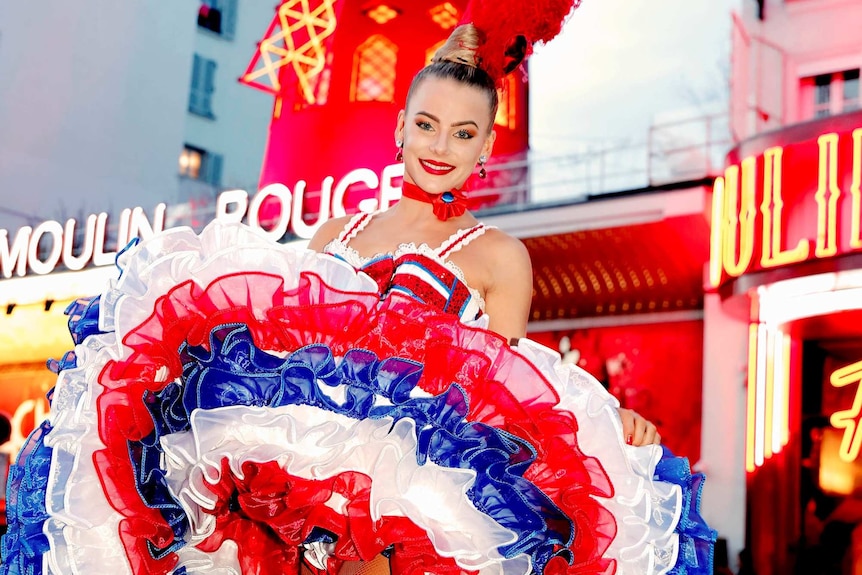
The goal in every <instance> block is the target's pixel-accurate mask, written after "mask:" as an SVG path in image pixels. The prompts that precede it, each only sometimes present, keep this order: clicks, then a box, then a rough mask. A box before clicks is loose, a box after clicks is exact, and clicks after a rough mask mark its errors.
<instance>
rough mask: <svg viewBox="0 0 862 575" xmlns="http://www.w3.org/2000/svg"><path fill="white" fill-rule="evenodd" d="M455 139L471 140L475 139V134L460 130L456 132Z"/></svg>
mask: <svg viewBox="0 0 862 575" xmlns="http://www.w3.org/2000/svg"><path fill="white" fill-rule="evenodd" d="M455 137H456V138H461V139H462V140H469V139H470V138H472V137H473V134H471V133H470V132H469V131H467V130H458V131H457V132H455Z"/></svg>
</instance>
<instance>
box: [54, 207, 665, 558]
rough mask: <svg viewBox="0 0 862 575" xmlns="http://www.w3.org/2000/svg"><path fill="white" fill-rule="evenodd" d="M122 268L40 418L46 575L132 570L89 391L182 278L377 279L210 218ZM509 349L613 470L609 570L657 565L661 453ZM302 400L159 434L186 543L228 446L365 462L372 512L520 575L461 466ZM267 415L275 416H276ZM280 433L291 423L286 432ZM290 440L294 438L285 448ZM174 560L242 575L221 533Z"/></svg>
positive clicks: (198, 524)
mask: <svg viewBox="0 0 862 575" xmlns="http://www.w3.org/2000/svg"><path fill="white" fill-rule="evenodd" d="M120 265H121V267H122V268H123V270H124V271H123V274H122V276H121V277H120V278H119V279H118V280H117V281H115V282H113V284H112V285H111V286H110V287H109V289H108V290H107V291H106V292H105V293H103V294H102V300H101V307H100V310H101V315H100V327H101V329H102V330H104V331H113V333H109V334H105V335H99V336H92V337H90V338H88V339H87V340H86V341H85V342H84V343H83V344H82V345H79V346H77V348H76V353H77V355H78V365H79V367H78V368H76V369H72V370H66V371H64V372H63V373H62V374H61V375H60V377H59V378H58V383H57V388H56V390H55V396H54V401H53V405H52V411H51V414H50V418H51V422H52V424H53V425H54V430H53V431H52V432H51V433H50V434H49V435H48V437H47V438H46V444H47V445H48V446H50V447H53V448H54V453H53V457H52V462H51V469H50V478H49V484H48V488H47V489H48V491H47V499H48V511H49V513H50V514H51V519H50V520H49V521H48V522H46V524H45V533H46V534H47V535H48V538H49V541H50V544H51V550H50V552H49V553H48V554H47V556H46V558H47V559H46V561H47V563H48V569H46V572H49V569H50V571H52V572H58V573H59V572H62V573H104V572H107V573H112V574H114V575H121V574H125V573H130V567H129V565H128V563H127V560H126V558H125V554H124V552H123V549H122V545H121V542H120V540H119V535H118V525H119V521H120V519H121V516H120V515H119V514H118V513H117V512H116V511H114V510H113V508H112V507H111V506H110V504H109V503H108V502H107V500H106V499H105V495H104V493H103V492H102V490H101V485H100V483H99V480H98V478H97V476H96V473H95V469H94V466H93V461H92V455H93V453H94V452H95V451H97V450H100V449H103V448H104V446H103V445H102V443H101V441H100V439H99V436H98V430H97V422H98V420H97V417H96V401H97V398H98V395H99V394H100V393H102V391H103V389H102V387H101V385H100V384H99V383H98V381H97V380H98V375H99V373H100V372H101V370H102V368H103V367H104V365H105V364H106V363H107V362H108V361H110V360H122V359H123V358H124V357H125V356H126V355H127V354H128V353H129V351H130V350H129V349H128V348H126V347H125V346H124V345H123V344H122V340H123V338H124V337H125V335H126V334H127V333H128V331H129V330H131V329H132V328H134V327H136V326H137V325H139V324H141V323H142V322H143V321H144V320H146V319H147V318H148V317H149V316H150V314H151V313H152V311H153V309H154V306H155V304H156V301H157V300H158V298H160V297H161V296H163V295H165V294H166V293H167V292H168V291H169V290H170V289H172V288H173V287H175V286H176V285H177V284H179V283H181V282H185V281H188V280H191V281H193V282H194V283H195V284H196V285H198V286H200V287H205V286H206V285H208V284H209V283H210V282H212V281H213V280H214V279H216V278H218V277H221V276H223V275H225V274H229V273H232V272H263V273H268V274H273V275H276V276H278V277H281V278H282V279H283V280H284V287H285V289H292V288H295V287H296V286H297V284H298V280H299V277H300V274H301V273H302V272H306V271H308V272H314V273H316V274H317V275H320V276H321V277H322V278H323V279H324V281H325V282H326V283H327V284H328V285H330V286H333V287H336V288H338V289H340V290H343V291H345V292H362V293H369V294H376V291H377V285H376V284H375V283H374V281H373V280H371V279H370V278H369V277H368V276H366V275H365V274H361V273H357V272H356V271H355V270H354V269H353V268H352V267H351V266H350V265H348V264H347V263H345V262H343V261H340V260H338V259H337V258H334V257H331V256H327V255H322V254H317V253H315V252H311V251H309V250H300V249H293V248H290V249H287V248H285V247H284V246H280V245H278V244H275V243H273V242H272V241H271V240H270V239H269V238H267V237H266V236H265V235H263V234H261V233H258V232H256V231H255V230H251V229H250V228H248V227H246V226H242V225H238V224H222V223H218V222H214V223H213V224H211V225H209V226H207V228H205V229H204V230H203V231H202V232H201V234H200V235H199V236H198V235H195V234H194V232H193V231H192V230H190V229H186V228H179V229H172V230H168V231H166V232H164V233H162V234H159V235H157V236H156V237H154V238H152V239H150V240H148V241H145V242H142V243H141V244H139V245H138V246H135V247H133V248H131V249H130V250H128V251H127V252H125V253H124V254H123V255H122V256H121V257H120ZM344 297H346V298H349V297H350V296H347V295H346V296H344ZM256 311H260V312H261V316H260V317H261V319H262V318H263V316H262V312H263V310H256ZM487 319H488V318H487V315H484V316H482V317H481V318H480V319H479V320H478V321H476V322H469V325H473V326H478V327H487ZM516 349H517V351H518V352H520V353H521V354H522V355H524V356H525V357H526V358H527V359H528V360H530V361H531V362H533V363H534V364H535V365H536V366H537V367H538V368H539V369H540V370H541V372H542V373H543V374H544V375H545V376H546V377H547V378H548V379H549V381H550V382H551V383H552V384H553V385H554V386H555V388H556V389H557V391H558V393H559V395H560V397H561V405H560V408H562V409H566V410H570V411H572V412H573V413H575V415H576V417H577V418H578V422H579V432H578V441H579V443H580V447H581V449H582V450H583V451H584V452H585V453H586V454H587V455H591V456H593V457H596V458H597V459H598V460H599V461H600V462H601V463H602V465H603V467H604V469H605V470H606V472H607V473H608V475H609V476H610V479H611V481H612V483H613V485H614V489H615V496H614V497H613V498H612V499H610V500H608V499H604V498H600V503H601V504H602V505H604V506H605V507H607V508H608V509H609V510H610V511H611V513H612V514H613V515H614V517H615V519H616V521H617V525H618V533H617V538H616V539H615V540H614V541H613V543H612V545H611V548H610V551H609V553H608V556H609V557H612V558H614V559H616V560H617V561H618V571H617V572H618V573H619V574H621V575H628V574H635V573H637V574H638V575H640V574H654V575H658V574H662V573H666V572H667V571H668V570H669V569H670V568H671V567H672V566H673V565H674V564H675V561H676V557H677V553H678V541H677V537H676V535H675V534H674V528H675V526H676V525H677V523H678V521H679V514H680V510H681V493H680V489H679V488H678V487H677V486H673V485H670V484H667V483H663V482H657V481H654V480H653V471H654V468H655V465H656V463H657V461H658V459H659V458H660V453H661V452H660V449H659V448H658V447H640V448H635V447H631V446H627V445H625V444H624V443H623V440H622V430H621V426H620V421H619V416H618V414H617V411H616V408H617V407H618V403H617V402H616V400H615V399H614V398H613V397H612V396H610V395H609V394H607V392H606V391H605V390H604V389H603V388H602V386H601V385H600V384H599V382H598V381H596V380H595V378H593V377H592V376H590V375H589V374H587V373H586V372H583V371H582V370H580V369H578V368H575V367H572V366H568V365H566V366H564V365H562V364H561V363H560V361H559V356H558V354H557V353H556V352H554V351H552V350H549V349H547V348H544V347H542V346H540V345H538V344H536V343H534V342H531V341H529V340H525V339H522V340H521V342H520V343H519V345H518V346H517V348H516ZM298 409H300V408H295V407H294V408H279V410H268V412H265V411H264V408H223V409H221V410H214V411H210V412H204V411H198V412H195V414H194V416H193V426H194V432H193V433H189V434H182V435H179V434H178V435H176V436H170V437H167V438H164V440H163V441H164V445H165V448H166V456H165V460H166V462H167V463H168V465H169V468H170V471H169V478H170V481H171V486H172V488H173V489H175V490H176V491H175V493H176V494H177V495H178V497H179V499H180V501H181V502H182V504H183V506H184V507H186V509H187V511H188V512H189V517H190V520H191V522H192V525H193V532H192V534H190V535H189V537H190V538H192V539H193V541H198V540H200V539H201V538H202V537H205V536H206V534H207V533H208V532H211V530H212V528H213V526H212V525H211V523H210V521H211V520H210V519H209V516H207V515H206V514H204V513H202V509H204V508H207V506H208V505H211V503H210V502H211V497H212V494H211V491H209V490H208V489H207V482H208V481H209V479H208V478H212V477H213V475H212V473H214V470H218V469H219V467H218V465H219V461H220V457H221V456H222V455H224V454H230V455H231V456H232V457H234V460H232V465H233V466H234V467H233V469H234V473H236V472H238V471H239V472H241V469H240V467H239V465H240V464H241V462H242V461H245V460H253V461H268V460H277V461H279V462H280V464H283V465H285V466H286V467H285V468H286V469H287V470H288V471H289V472H290V473H293V474H295V475H298V476H300V477H305V476H306V475H303V473H305V474H307V476H308V477H327V476H331V474H334V473H338V472H339V471H337V470H338V469H344V470H347V469H349V470H356V471H359V470H364V471H363V473H366V472H367V474H368V475H370V476H372V478H374V484H373V488H372V510H373V513H374V514H375V516H382V515H399V514H401V515H403V516H405V517H410V518H411V520H414V521H415V522H416V523H417V524H418V525H422V526H423V527H425V528H426V529H427V530H428V533H429V536H431V537H432V539H433V541H434V544H435V546H437V548H438V550H439V552H440V553H441V555H446V556H450V557H453V558H455V560H456V561H458V563H459V564H460V565H461V566H462V567H464V568H465V569H479V570H481V571H482V572H483V573H487V574H488V575H490V574H495V575H496V574H501V575H502V574H506V575H509V574H512V575H521V574H523V573H527V572H528V571H529V561H528V559H527V558H526V557H524V556H521V557H517V558H515V559H512V560H502V559H501V558H500V557H499V554H498V553H497V552H496V547H497V546H498V545H501V544H505V542H508V541H510V540H511V537H513V534H512V533H511V532H509V531H508V530H505V529H502V528H501V527H499V526H498V525H497V524H496V523H494V522H493V521H491V520H490V519H488V518H487V517H486V516H484V515H483V514H481V513H479V512H478V511H477V510H476V509H475V508H474V507H473V506H472V504H471V503H470V502H469V500H468V499H467V498H466V496H465V495H464V490H465V489H466V488H467V487H468V486H469V482H470V481H472V475H471V474H470V473H468V472H465V471H459V470H450V469H444V468H440V467H437V466H434V465H433V464H431V463H426V464H425V465H423V466H421V467H420V466H417V465H416V463H415V456H413V457H410V456H405V454H412V453H414V452H415V430H414V429H412V423H410V422H408V421H407V420H402V421H401V422H399V424H397V425H396V426H395V428H394V429H393V430H392V431H391V432H389V433H386V434H384V433H383V429H384V428H385V429H386V431H389V428H388V425H387V424H386V423H385V422H380V421H377V422H375V421H368V422H367V423H366V422H358V423H357V422H354V421H353V420H350V419H348V418H339V417H338V416H336V415H335V414H332V413H328V412H322V411H321V412H319V413H317V414H313V413H311V412H309V411H308V410H310V409H312V408H304V409H305V410H304V411H302V410H300V411H297V410H298ZM255 410H258V411H255ZM324 413H325V416H323V415H320V414H324ZM273 417H277V418H278V421H279V424H278V426H276V425H275V424H274V423H273ZM218 418H225V419H224V420H219V419H218ZM390 423H391V422H390ZM360 424H361V425H360ZM220 426H221V427H220ZM225 426H227V428H225ZM351 426H357V427H356V428H355V429H353V428H352V427H351ZM405 426H406V427H405ZM228 429H229V434H228V431H227V430H228ZM348 429H349V431H348ZM287 430H293V431H292V432H291V433H293V435H290V434H289V433H288V431H287ZM220 434H221V435H220ZM343 435H349V436H350V437H352V438H353V439H350V438H344V439H345V441H346V443H345V442H340V443H336V442H335V438H338V439H339V441H341V439H342V436H343ZM390 435H391V436H392V437H390ZM359 438H363V439H362V440H360V439H359ZM220 441H224V442H230V445H231V448H230V449H226V448H225V447H224V445H226V444H222V445H219V442H220ZM351 441H352V442H353V443H351ZM362 441H365V442H366V443H362ZM411 441H412V444H411ZM375 442H377V443H375ZM286 445H290V446H293V447H291V449H292V450H291V449H287V448H286ZM346 445H350V448H349V449H350V450H351V451H349V453H350V457H349V458H345V457H342V455H343V454H344V453H346V451H345V450H347V449H348V448H347V447H345V446H346ZM371 446H374V448H372V447H371ZM306 450H308V451H306ZM312 450H320V451H319V452H317V451H312ZM339 457H341V459H339ZM327 458H328V459H327ZM348 459H349V461H348ZM411 461H412V464H411V463H410V462H411ZM411 465H412V466H411ZM214 466H215V467H214ZM423 468H424V469H423ZM321 474H323V475H321ZM326 474H330V475H326ZM381 478H384V479H383V480H380V479H381ZM452 494H458V496H457V497H455V496H453V495H452ZM208 497H209V499H208ZM333 504H334V502H333ZM489 522H490V523H489ZM178 556H179V558H180V564H179V565H180V566H186V567H187V568H188V572H189V573H193V572H194V573H203V572H206V573H216V574H218V575H222V574H224V575H238V574H239V573H240V568H239V564H238V561H237V558H236V546H235V545H233V544H230V542H228V543H226V544H225V545H223V546H222V547H221V549H220V550H219V551H218V552H217V553H214V554H207V553H203V552H201V551H199V550H197V549H195V548H194V547H193V546H192V545H188V546H186V547H184V548H183V549H181V550H180V551H179V552H178Z"/></svg>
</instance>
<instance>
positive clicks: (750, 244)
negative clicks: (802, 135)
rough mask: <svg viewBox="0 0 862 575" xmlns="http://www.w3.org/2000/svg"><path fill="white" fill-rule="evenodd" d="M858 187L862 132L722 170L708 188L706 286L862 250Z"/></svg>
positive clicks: (774, 150) (778, 149)
mask: <svg viewBox="0 0 862 575" xmlns="http://www.w3.org/2000/svg"><path fill="white" fill-rule="evenodd" d="M860 189H862V128H856V129H854V130H852V131H844V132H830V133H826V134H821V135H820V136H819V137H817V138H816V139H813V140H806V141H803V142H799V143H794V144H789V145H786V146H773V147H769V148H767V149H766V150H765V151H764V152H763V153H762V154H760V155H758V156H749V157H745V158H743V159H742V160H741V161H740V162H739V163H737V164H733V165H730V166H728V167H727V169H726V170H725V173H724V176H723V177H720V178H717V179H716V182H715V186H714V188H713V205H712V237H711V256H710V266H709V282H710V285H711V286H712V287H719V286H720V285H722V284H723V283H724V282H726V281H728V280H730V279H733V278H736V277H739V276H741V275H742V274H744V273H747V272H752V271H757V270H762V269H770V268H776V267H781V266H786V265H790V264H794V263H797V262H802V261H805V260H809V259H819V258H828V257H833V256H836V255H840V254H844V253H850V252H853V251H858V250H862V230H860V225H862V224H860V220H862V191H860ZM848 195H849V197H847V196H848Z"/></svg>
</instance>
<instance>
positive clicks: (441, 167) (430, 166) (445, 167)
mask: <svg viewBox="0 0 862 575" xmlns="http://www.w3.org/2000/svg"><path fill="white" fill-rule="evenodd" d="M419 165H420V166H422V169H423V170H425V171H426V172H428V173H429V174H431V175H433V176H444V175H446V174H448V173H449V172H451V171H452V170H454V169H455V166H453V165H451V164H443V163H441V162H435V161H433V160H419Z"/></svg>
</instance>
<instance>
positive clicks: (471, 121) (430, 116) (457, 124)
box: [416, 110, 479, 130]
mask: <svg viewBox="0 0 862 575" xmlns="http://www.w3.org/2000/svg"><path fill="white" fill-rule="evenodd" d="M419 114H422V115H423V116H427V117H429V118H431V119H432V120H434V121H435V122H437V123H438V124H439V123H440V118H438V117H437V116H435V115H434V114H429V113H428V112H423V111H421V110H420V111H418V112H416V115H417V116H418V115H419ZM470 124H473V125H474V126H476V129H477V130H478V129H479V124H477V123H476V122H474V121H473V120H464V121H463V122H455V123H454V124H452V127H453V128H457V127H458V126H467V125H470Z"/></svg>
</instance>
